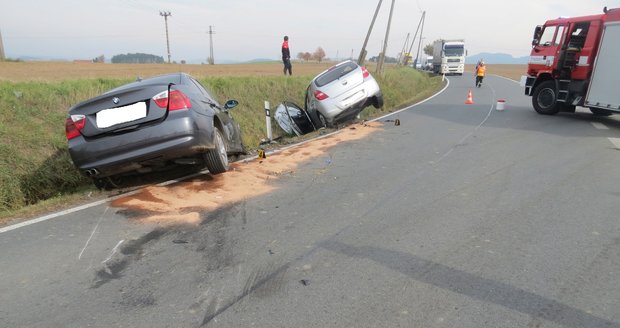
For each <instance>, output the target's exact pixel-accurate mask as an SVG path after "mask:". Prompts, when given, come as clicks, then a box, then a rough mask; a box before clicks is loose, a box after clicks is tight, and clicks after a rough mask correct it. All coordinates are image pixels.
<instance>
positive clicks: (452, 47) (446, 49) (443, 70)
mask: <svg viewBox="0 0 620 328" xmlns="http://www.w3.org/2000/svg"><path fill="white" fill-rule="evenodd" d="M465 56H466V51H465V40H437V41H435V43H434V44H433V72H434V73H435V74H457V75H463V72H465Z"/></svg>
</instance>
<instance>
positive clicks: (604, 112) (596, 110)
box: [590, 108, 612, 116]
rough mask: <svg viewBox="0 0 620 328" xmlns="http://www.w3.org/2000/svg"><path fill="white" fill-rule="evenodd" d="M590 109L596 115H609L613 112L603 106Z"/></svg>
mask: <svg viewBox="0 0 620 328" xmlns="http://www.w3.org/2000/svg"><path fill="white" fill-rule="evenodd" d="M590 111H591V112H592V114H594V115H596V116H609V115H611V114H612V112H611V111H608V110H606V109H602V108H590Z"/></svg>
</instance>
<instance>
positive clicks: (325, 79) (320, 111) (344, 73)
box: [306, 60, 383, 127]
mask: <svg viewBox="0 0 620 328" xmlns="http://www.w3.org/2000/svg"><path fill="white" fill-rule="evenodd" d="M370 105H373V106H374V107H375V108H380V107H383V94H382V93H381V89H380V88H379V85H378V84H377V81H375V79H374V78H373V77H372V75H370V73H369V72H368V70H367V69H366V68H365V67H362V66H359V65H358V64H357V63H355V62H354V61H352V60H347V61H344V62H341V63H338V64H337V65H335V66H332V67H330V68H329V69H327V70H325V71H324V72H322V73H321V74H319V75H317V76H316V77H315V78H314V79H313V80H312V82H310V86H308V90H307V91H306V110H307V111H308V113H309V114H310V117H311V119H312V121H313V122H314V125H315V126H317V127H323V126H325V127H331V126H334V125H335V124H337V123H340V122H343V121H346V120H350V119H352V118H353V117H355V116H357V115H358V114H359V113H360V112H361V111H362V110H363V109H364V108H366V107H368V106H370Z"/></svg>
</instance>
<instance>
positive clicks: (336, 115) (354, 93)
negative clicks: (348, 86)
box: [319, 79, 381, 122]
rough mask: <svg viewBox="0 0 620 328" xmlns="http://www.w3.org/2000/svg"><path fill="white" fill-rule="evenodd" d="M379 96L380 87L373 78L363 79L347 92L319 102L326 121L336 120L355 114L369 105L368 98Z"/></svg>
mask: <svg viewBox="0 0 620 328" xmlns="http://www.w3.org/2000/svg"><path fill="white" fill-rule="evenodd" d="M376 96H381V89H379V85H378V84H377V82H376V81H375V80H374V79H371V80H368V81H365V82H364V83H363V84H361V85H359V86H358V87H356V88H354V89H352V90H350V91H348V92H347V93H345V94H343V95H340V96H338V97H335V98H334V99H331V100H330V99H327V101H324V102H322V103H320V104H319V107H322V108H323V110H321V113H322V114H323V116H325V119H326V120H327V121H328V122H334V121H338V120H340V119H342V118H345V117H349V116H352V115H357V113H359V112H360V111H361V110H362V109H364V108H365V107H366V106H368V105H369V103H368V99H370V98H373V97H376Z"/></svg>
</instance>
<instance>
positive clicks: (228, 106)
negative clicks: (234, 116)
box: [224, 99, 239, 110]
mask: <svg viewBox="0 0 620 328" xmlns="http://www.w3.org/2000/svg"><path fill="white" fill-rule="evenodd" d="M237 105H239V102H238V101H236V100H234V99H231V100H229V101H227V102H226V103H225V104H224V109H225V110H229V109H233V108H235V107H237Z"/></svg>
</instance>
